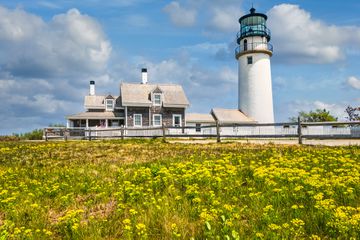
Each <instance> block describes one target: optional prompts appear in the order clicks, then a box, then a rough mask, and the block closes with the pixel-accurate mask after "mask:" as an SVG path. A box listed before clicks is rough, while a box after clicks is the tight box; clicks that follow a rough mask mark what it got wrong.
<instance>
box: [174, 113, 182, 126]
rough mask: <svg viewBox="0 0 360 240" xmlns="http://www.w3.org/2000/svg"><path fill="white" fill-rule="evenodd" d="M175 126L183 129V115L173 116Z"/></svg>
mask: <svg viewBox="0 0 360 240" xmlns="http://www.w3.org/2000/svg"><path fill="white" fill-rule="evenodd" d="M173 126H174V127H181V114H174V115H173Z"/></svg>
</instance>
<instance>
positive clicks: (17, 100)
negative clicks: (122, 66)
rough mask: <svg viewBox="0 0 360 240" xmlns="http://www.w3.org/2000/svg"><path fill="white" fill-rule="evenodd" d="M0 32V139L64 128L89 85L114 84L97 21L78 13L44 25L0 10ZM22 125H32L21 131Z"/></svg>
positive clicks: (22, 12)
mask: <svg viewBox="0 0 360 240" xmlns="http://www.w3.org/2000/svg"><path fill="white" fill-rule="evenodd" d="M0 32H1V34H0V52H1V53H2V54H0V92H1V94H0V116H1V120H0V122H1V125H0V134H1V133H2V132H6V131H9V130H7V129H6V128H8V129H9V128H10V129H11V128H12V129H31V128H33V127H35V126H36V127H38V126H39V125H40V124H43V125H42V126H43V127H44V126H47V124H49V123H54V122H64V116H65V115H67V114H73V113H76V112H79V111H82V110H83V107H82V101H83V96H84V95H85V94H86V92H87V91H88V83H89V80H91V79H96V81H98V82H99V83H104V84H105V85H106V84H107V83H109V82H112V81H113V79H112V78H111V77H110V76H109V75H108V74H107V72H108V68H107V64H108V61H109V58H110V54H111V44H110V42H109V41H108V40H107V38H106V36H105V34H104V33H103V30H102V27H101V26H100V25H99V24H98V23H97V21H96V20H94V19H93V18H92V17H90V16H87V15H84V14H81V13H80V12H79V11H78V10H77V9H71V10H69V11H68V12H66V13H64V14H59V15H56V16H54V17H53V18H52V19H51V20H49V21H44V20H43V19H42V18H40V17H38V16H36V15H34V14H30V13H28V12H26V11H25V10H22V9H15V10H9V9H7V8H4V7H1V6H0ZM115 86H116V85H115ZM100 89H101V88H100ZM21 119H32V122H27V125H26V126H21V127H20V128H19V127H18V126H17V124H18V123H19V122H22V121H21Z"/></svg>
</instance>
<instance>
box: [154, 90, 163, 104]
mask: <svg viewBox="0 0 360 240" xmlns="http://www.w3.org/2000/svg"><path fill="white" fill-rule="evenodd" d="M153 103H154V105H155V106H161V94H160V93H154V101H153Z"/></svg>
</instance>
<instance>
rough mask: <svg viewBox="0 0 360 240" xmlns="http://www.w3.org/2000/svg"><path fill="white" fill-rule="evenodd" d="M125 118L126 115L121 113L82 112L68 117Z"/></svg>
mask: <svg viewBox="0 0 360 240" xmlns="http://www.w3.org/2000/svg"><path fill="white" fill-rule="evenodd" d="M123 117H124V113H119V112H82V113H78V114H74V115H69V116H66V118H67V119H116V118H123Z"/></svg>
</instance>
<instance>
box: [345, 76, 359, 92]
mask: <svg viewBox="0 0 360 240" xmlns="http://www.w3.org/2000/svg"><path fill="white" fill-rule="evenodd" d="M347 84H348V85H349V86H350V87H352V88H355V89H358V90H360V79H358V78H356V77H354V76H352V77H349V78H348V80H347Z"/></svg>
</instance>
